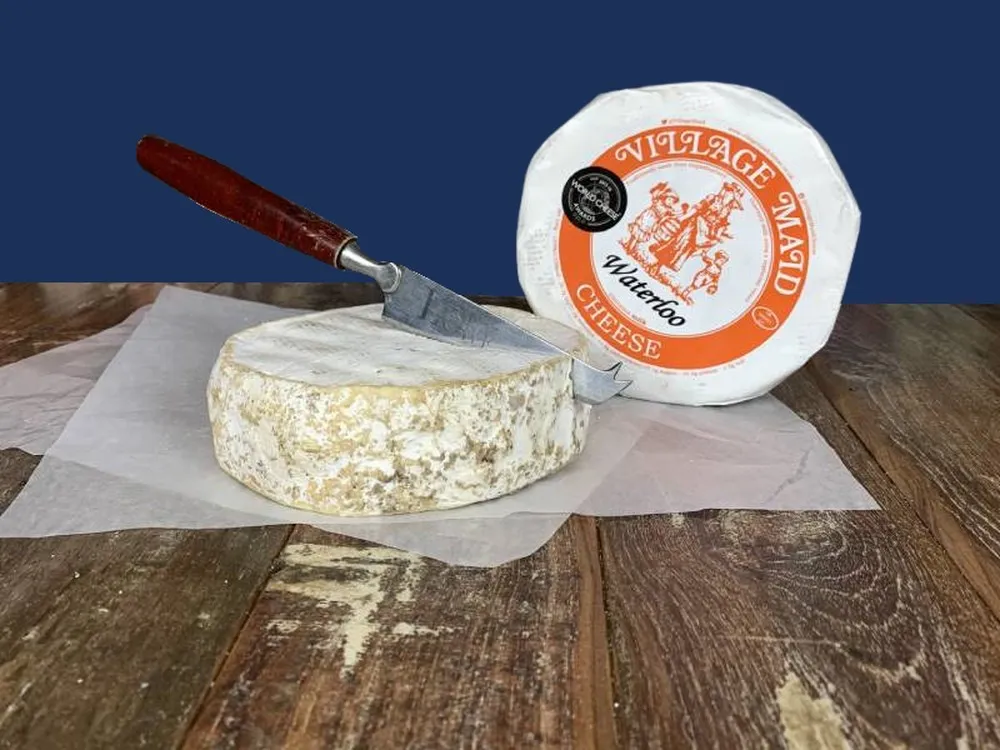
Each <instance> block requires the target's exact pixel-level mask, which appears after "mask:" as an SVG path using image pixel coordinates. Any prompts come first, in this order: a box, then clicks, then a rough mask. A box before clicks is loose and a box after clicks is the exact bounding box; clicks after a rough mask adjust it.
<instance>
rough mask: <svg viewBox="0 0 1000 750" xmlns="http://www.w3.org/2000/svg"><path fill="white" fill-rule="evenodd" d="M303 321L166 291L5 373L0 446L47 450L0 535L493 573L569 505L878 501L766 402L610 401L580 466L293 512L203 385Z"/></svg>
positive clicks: (784, 506) (532, 545) (545, 532)
mask: <svg viewBox="0 0 1000 750" xmlns="http://www.w3.org/2000/svg"><path fill="white" fill-rule="evenodd" d="M301 313H302V311H297V310H287V309H280V308H275V307H272V306H268V305H262V304H258V303H253V302H245V301H240V300H232V299H228V298H225V297H220V296H215V295H209V294H203V293H199V292H193V291H189V290H184V289H178V288H175V287H167V288H166V289H164V290H163V292H162V293H161V294H160V296H159V297H158V299H157V300H156V302H155V303H154V304H153V305H152V307H151V309H149V310H148V311H145V314H142V313H139V314H137V315H136V316H134V317H133V318H132V319H130V320H129V321H127V322H126V323H123V324H122V325H121V326H119V327H116V328H114V329H110V330H109V331H106V332H104V333H103V334H100V335H99V336H94V337H91V338H90V339H87V340H84V341H81V342H78V343H77V344H72V345H69V346H66V347H62V348H60V349H59V350H54V351H52V352H47V353H46V354H42V355H38V356H36V357H31V358H29V359H27V360H24V361H22V362H19V363H16V364H14V365H9V366H8V367H6V368H0V404H2V405H3V407H4V411H5V412H6V410H7V409H8V408H9V409H11V411H10V414H17V415H19V416H15V417H11V418H8V419H6V420H4V421H2V422H0V445H5V444H7V445H11V446H16V447H21V448H23V449H25V450H31V451H33V452H34V451H37V450H44V449H45V448H46V447H47V448H48V453H47V455H46V456H45V458H43V460H42V461H41V463H40V464H39V466H38V468H37V470H36V471H35V473H34V475H33V476H32V477H31V479H30V480H29V482H28V484H27V485H26V486H25V488H24V489H23V490H22V492H21V494H20V495H19V496H18V497H17V498H16V499H15V500H14V502H13V503H12V504H11V505H10V507H9V508H8V510H7V512H6V513H4V514H3V515H2V516H0V536H6V537H10V536H31V537H36V536H48V535H55V534H71V533H85V532H98V531H107V530H117V529H128V528H151V527H159V528H224V527H235V526H257V525H265V524H282V523H306V524H312V525H314V526H318V527H320V528H324V529H327V530H330V531H336V532H338V533H343V534H348V535H351V536H355V537H359V538H362V539H367V540H370V541H374V542H378V543H382V544H387V545H389V546H393V547H397V548H402V549H407V550H410V551H413V552H416V553H418V554H423V555H427V556H429V557H434V558H438V559H441V560H444V561H446V562H451V563H455V564H464V565H481V566H491V565H497V564H501V563H503V562H506V561H509V560H512V559H516V558H518V557H523V556H525V555H528V554H531V553H532V552H534V551H535V550H536V549H538V548H539V547H540V546H541V545H543V544H544V543H545V542H546V541H547V540H548V539H549V538H550V537H551V535H552V534H553V533H555V531H556V530H557V529H558V527H559V526H560V525H561V524H562V523H563V522H564V521H565V519H566V518H567V517H568V514H569V513H573V512H578V513H585V514H591V515H633V514H645V513H667V512H675V511H689V510H697V509H703V508H763V509H774V510H795V509H803V510H805V509H809V510H815V509H826V510H831V509H853V510H865V509H872V508H875V507H876V506H875V504H874V502H873V501H872V499H871V497H870V496H869V495H868V493H867V492H866V491H865V490H864V488H862V487H861V486H860V484H858V483H857V482H856V481H855V480H854V479H853V477H852V476H851V475H850V473H849V472H848V471H847V470H846V469H845V468H844V466H843V464H842V463H841V462H840V459H839V458H838V457H837V456H836V454H835V453H834V452H833V451H832V450H831V449H830V448H829V446H828V445H826V443H825V442H824V441H823V440H822V438H821V437H820V436H819V435H818V433H816V431H815V430H814V429H813V428H812V426H811V425H809V424H808V423H806V422H805V421H803V420H801V419H800V418H798V417H797V416H796V415H795V414H794V413H793V412H791V411H790V410H789V409H787V408H786V407H785V406H784V405H782V404H781V403H780V402H778V401H777V399H774V398H773V397H770V396H766V397H764V398H761V399H757V400H755V401H751V402H747V403H744V404H738V405H735V406H730V407H724V408H717V409H711V408H690V407H688V408H685V407H671V406H665V405H661V404H653V403H647V402H640V401H632V400H628V399H615V400H614V401H613V402H611V403H609V404H605V405H602V406H601V407H598V408H597V409H595V411H594V420H593V424H592V427H591V431H590V436H589V443H588V446H587V449H586V451H585V452H584V454H583V456H581V458H580V459H579V460H577V461H576V462H574V464H572V465H571V466H569V467H567V468H566V469H564V470H563V471H561V472H559V473H558V474H556V475H555V476H553V477H550V478H549V479H547V480H544V481H542V482H538V483H536V484H534V485H532V486H531V487H528V488H526V489H524V490H522V491H520V492H517V493H515V494H513V495H510V496H508V497H505V498H501V499H499V500H495V501H491V502H487V503H480V504H477V505H474V506H469V507H467V508H461V509H457V510H451V511H436V512H429V513H423V514H413V515H406V516H393V517H386V518H379V519H336V520H332V519H331V517H329V516H323V515H320V514H314V513H309V512H306V511H299V510H293V509H290V508H284V507H283V506H280V505H277V504H275V503H272V502H270V501H268V500H265V499H264V498H261V497H260V496H258V495H256V494H255V493H253V492H251V491H250V490H248V489H246V488H244V487H242V486H241V485H239V484H238V483H237V482H235V481H233V480H232V479H230V478H229V477H228V476H226V475H225V474H224V473H223V472H222V471H221V470H220V469H218V467H217V465H216V464H215V459H214V455H213V452H212V444H211V431H210V428H209V424H208V417H207V410H206V404H205V386H206V383H207V378H208V374H209V371H210V370H211V367H212V364H213V363H214V361H215V358H216V356H217V355H218V352H219V349H220V348H221V346H222V344H223V342H224V341H225V339H226V338H227V337H228V336H229V335H231V334H233V333H235V332H236V331H238V330H242V329H244V328H246V327H248V326H251V325H256V324H257V323H260V322H264V321H266V320H273V319H277V318H280V317H286V316H289V315H298V314H301ZM130 333H131V335H130V336H129V334H130ZM126 337H127V340H126ZM123 340H124V344H123V345H121V346H120V349H119V350H118V353H117V355H116V356H114V358H113V359H111V355H112V354H113V350H114V348H115V347H116V346H117V345H119V344H121V342H122V341H123ZM72 347H75V349H73V350H72V351H71V348H72ZM109 360H110V364H108V365H107V367H106V369H104V371H103V374H101V375H100V377H99V378H97V380H96V384H95V382H94V378H95V377H96V376H97V375H98V373H99V372H100V369H101V367H102V366H103V365H104V363H107V362H108V361H109ZM14 368H17V369H16V370H15V369H14ZM12 371H13V374H12ZM88 389H89V391H88ZM81 401H82V403H81ZM78 404H79V408H78V409H77V410H76V412H75V413H72V416H70V413H71V411H72V409H73V408H75V407H76V406H77V405H78ZM67 417H68V421H67ZM63 425H65V429H64V430H63V431H62V433H61V434H59V432H58V430H59V429H60V428H61V427H62V426H63ZM57 434H58V438H57V439H55V440H54V442H53V437H54V436H55V435H57Z"/></svg>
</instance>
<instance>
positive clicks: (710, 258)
mask: <svg viewBox="0 0 1000 750" xmlns="http://www.w3.org/2000/svg"><path fill="white" fill-rule="evenodd" d="M591 167H592V168H595V169H594V172H595V175H596V176H591V179H590V181H589V182H588V181H587V176H586V175H583V176H581V173H582V172H584V171H585V170H581V172H578V173H577V174H576V175H574V177H573V178H572V179H571V183H572V184H569V183H568V184H567V191H568V193H567V195H569V194H570V193H572V196H571V197H572V199H573V200H568V199H564V206H570V207H571V208H573V209H574V210H575V211H576V213H575V214H574V215H567V214H564V216H563V218H562V221H561V224H560V227H559V241H558V257H559V265H560V268H561V273H562V277H563V280H564V282H565V284H566V292H567V294H568V296H569V299H570V300H571V301H572V304H573V307H574V308H575V309H576V312H577V314H578V315H579V316H580V318H581V320H582V321H583V322H584V324H585V325H586V326H587V327H588V328H589V329H590V330H591V331H593V332H594V334H596V335H597V336H598V337H599V338H600V339H601V340H602V341H603V342H604V343H605V344H606V345H607V346H608V347H610V348H611V349H612V350H614V351H616V352H618V353H619V354H621V355H622V356H624V357H626V358H628V359H629V360H631V361H633V362H637V363H642V364H645V365H649V366H653V367H662V368H667V369H675V370H701V369H707V368H712V367H718V366H720V365H723V364H726V363H729V362H733V361H735V360H739V359H740V358H742V357H744V356H746V355H747V354H749V353H750V352H752V351H753V350H754V349H756V348H757V347H759V346H760V345H761V344H763V343H764V342H765V341H767V340H768V339H769V338H770V337H771V336H773V335H774V333H775V331H777V330H778V329H780V328H781V326H782V325H783V324H784V322H785V321H786V320H787V319H788V316H789V314H790V313H791V312H792V309H793V308H794V307H795V304H796V302H798V300H799V297H800V296H801V294H802V288H803V286H804V284H805V279H806V274H807V272H808V269H809V256H810V250H811V231H810V226H809V222H808V219H807V212H806V210H805V207H804V206H803V204H802V196H800V195H797V194H796V192H795V190H794V189H793V188H792V184H791V181H790V180H789V178H788V177H787V176H786V175H785V174H784V173H783V172H782V170H781V169H780V168H779V167H778V165H777V164H776V162H775V161H774V159H772V158H771V157H770V156H769V155H768V154H767V152H765V151H764V150H763V149H762V148H761V147H759V146H757V145H756V144H753V143H751V142H750V141H748V140H746V139H745V138H742V137H740V136H737V135H735V134H733V133H729V132H725V131H721V130H716V129H713V128H708V127H704V126H701V125H688V124H681V125H670V124H667V125H664V126H662V127H659V128H654V129H652V130H647V131H644V132H641V133H637V134H634V135H632V136H630V137H628V138H626V139H624V140H622V141H619V142H618V143H616V144H615V145H613V146H612V147H611V148H609V149H608V150H607V151H605V152H604V153H603V154H601V156H600V157H599V158H598V159H597V160H596V161H594V162H593V164H592V165H591ZM609 172H610V173H612V174H611V175H610V176H607V177H602V175H608V173H609ZM616 177H617V180H620V182H617V181H616V180H615V178H616ZM602 180H603V181H602ZM602 186H606V187H603V188H602ZM620 187H624V192H622V191H621V190H620ZM618 192H621V195H620V196H619V195H618V194H617V193H618ZM595 217H596V218H595ZM588 220H589V221H590V223H589V224H588V223H587V221H588Z"/></svg>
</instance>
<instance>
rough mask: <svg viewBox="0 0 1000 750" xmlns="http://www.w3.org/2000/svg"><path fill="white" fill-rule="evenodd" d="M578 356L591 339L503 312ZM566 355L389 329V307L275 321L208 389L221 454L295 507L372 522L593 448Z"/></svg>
mask: <svg viewBox="0 0 1000 750" xmlns="http://www.w3.org/2000/svg"><path fill="white" fill-rule="evenodd" d="M490 309H491V310H493V311H494V312H496V313H498V314H500V315H503V316H505V317H507V318H509V319H511V320H513V321H515V322H517V323H518V324H519V325H521V326H523V327H525V328H528V329H529V330H531V331H533V332H534V333H536V334H538V335H540V336H542V337H543V338H545V339H547V340H549V341H551V342H552V343H554V344H556V345H557V346H559V347H560V348H562V349H564V350H565V351H568V352H570V353H572V354H574V355H576V356H580V357H585V356H586V351H587V348H586V342H585V340H584V338H583V337H582V335H581V334H579V333H578V332H576V331H574V330H572V329H570V328H567V327H565V326H563V325H561V324H559V323H555V322H553V321H550V320H545V319H542V318H538V317H535V316H533V315H531V314H530V313H526V312H522V311H520V310H512V309H507V308H490ZM571 363H572V361H571V359H570V358H569V357H567V356H562V355H555V356H550V355H546V354H539V353H535V352H523V351H513V350H502V349H474V348H464V347H456V346H453V345H449V344H445V343H441V342H438V341H434V340H431V339H427V338H424V337H421V336H417V335H414V334H411V333H408V332H405V331H402V330H399V329H397V328H395V327H393V326H391V325H390V324H387V323H385V322H383V321H382V320H381V305H366V306H363V307H355V308H345V309H339V310H331V311H327V312H322V313H313V314H308V315H302V316H298V317H294V318H287V319H284V320H280V321H275V322H272V323H266V324H264V325H261V326H257V327H255V328H251V329H249V330H246V331H243V332H241V333H238V334H236V335H235V336H233V337H231V338H230V339H229V341H227V342H226V344H225V346H224V347H223V349H222V352H221V353H220V355H219V358H218V360H217V361H216V364H215V366H214V368H213V370H212V374H211V377H210V380H209V387H208V406H209V416H210V419H211V424H212V434H213V440H214V444H215V452H216V457H217V459H218V462H219V464H220V466H221V467H222V468H223V470H225V471H226V472H227V473H228V474H230V475H231V476H232V477H233V478H235V479H236V480H237V481H239V482H241V483H243V484H244V485H246V486H248V487H250V488H251V489H253V490H255V491H256V492H258V493H260V494H261V495H263V496H265V497H267V498H270V499H271V500H274V501H275V502H279V503H282V504H285V505H289V506H292V507H297V508H302V509H306V510H312V511H317V512H321V513H328V514H333V515H350V516H367V515H382V514H393V513H409V512H416V511H422V510H431V509H444V508H454V507H459V506H463V505H468V504H470V503H475V502H480V501H483V500H488V499H492V498H496V497H500V496H502V495H505V494H508V493H510V492H513V491H515V490H517V489H520V488H521V487H524V486H526V485H528V484H530V483H532V482H534V481H537V480H539V479H541V478H543V477H545V476H547V475H549V474H551V473H553V472H555V471H557V470H558V469H560V468H561V467H563V466H564V465H565V464H567V463H568V462H569V461H571V460H572V459H573V458H574V457H575V456H576V455H578V454H579V453H580V452H581V451H582V449H583V446H584V443H585V438H586V431H587V426H588V421H589V416H590V408H589V407H588V406H586V405H585V404H581V403H579V402H577V401H575V400H574V399H573V395H572V384H571V381H570V368H571Z"/></svg>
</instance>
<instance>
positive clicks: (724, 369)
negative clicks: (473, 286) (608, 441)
mask: <svg viewBox="0 0 1000 750" xmlns="http://www.w3.org/2000/svg"><path fill="white" fill-rule="evenodd" d="M667 119H675V120H689V121H702V122H704V124H705V125H707V126H710V127H714V128H719V129H724V130H730V131H733V132H737V133H741V134H743V135H744V136H746V137H749V138H750V139H751V140H753V141H755V142H757V143H758V144H760V145H761V146H763V147H764V148H765V149H767V150H768V151H769V152H770V153H771V155H772V156H773V157H774V158H775V159H776V161H777V163H778V164H779V165H780V167H781V169H782V171H783V172H784V173H785V174H787V175H788V176H789V177H790V178H791V180H792V184H793V185H794V186H795V188H796V190H798V191H801V192H802V193H803V194H804V195H805V196H806V199H805V200H806V205H807V208H808V212H809V218H810V220H811V222H812V225H813V229H814V232H813V238H812V244H813V247H812V250H813V252H812V255H811V257H810V261H809V272H808V275H807V276H806V280H805V285H804V287H803V291H802V295H801V297H800V299H799V301H798V303H797V305H796V307H795V309H794V310H793V312H792V313H791V315H790V316H789V317H788V319H787V320H786V321H785V323H784V325H782V327H781V328H780V329H779V330H778V331H777V332H776V333H775V334H774V335H773V336H772V337H771V338H770V339H769V340H768V341H766V342H765V343H764V344H763V345H762V346H760V347H758V348H757V349H755V350H754V351H752V352H751V353H750V354H748V355H746V356H745V357H743V358H742V359H741V360H738V361H737V362H735V363H729V364H727V365H724V366H719V367H715V368H711V369H708V370H702V371H699V370H685V371H681V370H671V369H665V368H654V367H651V366H648V365H640V364H637V363H634V362H631V361H627V360H626V361H625V364H624V366H623V368H622V377H624V378H627V379H631V380H632V381H633V383H632V385H631V386H629V387H628V388H627V389H626V390H625V392H624V393H623V394H622V395H624V396H627V397H631V398H638V399H644V400H650V401H658V402H664V403H674V404H684V405H724V404H731V403H736V402H740V401H744V400H747V399H751V398H755V397H757V396H760V395H763V394H765V393H767V392H768V391H770V390H771V389H772V388H773V387H774V386H776V385H777V384H778V383H780V382H781V381H783V380H784V379H785V378H787V377H788V376H789V375H790V374H791V373H792V372H794V371H795V370H797V369H798V368H799V367H801V366H802V365H803V364H804V363H805V362H806V361H807V360H808V359H809V358H810V357H811V356H812V355H813V354H815V353H816V352H817V351H818V350H819V349H821V348H822V347H823V346H824V345H825V344H826V342H827V341H828V339H829V337H830V334H831V332H832V330H833V326H834V324H835V322H836V319H837V315H838V313H839V310H840V304H841V300H842V298H843V293H844V288H845V286H846V283H847V278H848V274H849V272H850V267H851V262H852V259H853V255H854V249H855V245H856V243H857V238H858V234H859V230H860V222H861V213H860V210H859V208H858V205H857V203H856V201H855V199H854V196H853V195H852V193H851V191H850V188H849V186H848V184H847V181H846V179H845V178H844V175H843V174H842V172H841V170H840V167H839V166H838V165H837V163H836V161H835V159H834V157H833V154H832V153H831V151H830V149H829V147H828V146H827V144H826V143H825V141H824V140H823V139H822V138H821V137H820V135H819V134H818V133H817V132H816V131H815V130H814V129H813V128H812V127H811V126H809V125H808V123H806V122H805V120H803V119H802V118H801V117H800V116H799V115H798V114H796V113H795V112H794V111H792V110H791V109H790V108H788V107H787V106H785V105H784V104H782V103H781V102H780V101H778V100H777V99H775V98H773V97H771V96H769V95H767V94H764V93H762V92H760V91H757V90H754V89H751V88H747V87H743V86H735V85H730V84H722V83H710V82H697V83H684V84H671V85H665V86H651V87H646V88H639V89H629V90H623V91H616V92H612V93H608V94H602V95H601V96H598V97H597V98H595V99H594V100H593V101H591V102H590V104H588V105H587V106H586V107H584V108H583V109H582V110H581V111H580V112H579V113H578V114H577V115H575V116H574V117H573V118H571V119H570V120H569V121H568V122H567V123H566V124H565V125H563V126H562V127H561V128H560V129H559V130H557V131H556V132H555V133H554V134H553V135H552V136H551V137H549V138H548V139H547V140H546V141H545V143H544V144H543V145H542V146H541V148H539V150H538V151H537V152H536V154H535V155H534V157H533V158H532V160H531V163H530V165H529V167H528V170H527V174H526V177H525V185H524V191H523V194H522V199H521V206H520V214H519V218H518V229H517V265H518V276H519V280H520V284H521V287H522V289H523V290H524V294H525V296H526V297H527V299H528V302H529V304H530V305H531V308H532V309H533V310H534V311H535V312H536V313H537V314H539V315H542V316H544V317H546V318H550V319H553V320H557V321H560V322H562V323H564V324H566V325H569V326H572V327H574V328H576V329H578V330H580V331H582V332H583V333H584V334H585V335H586V336H587V339H588V343H589V344H590V345H591V346H590V348H591V353H592V357H593V361H594V363H595V364H596V365H599V366H608V365H610V364H613V363H614V362H617V361H620V360H621V359H622V357H621V355H620V354H618V353H617V352H615V350H613V349H612V348H611V347H609V346H608V345H607V344H605V343H604V342H603V341H602V340H601V339H600V338H599V337H598V336H597V335H595V334H593V333H592V332H591V331H590V330H589V328H588V327H587V325H586V324H585V323H584V322H583V321H582V320H581V318H580V317H579V315H578V314H577V313H576V311H575V309H574V308H573V306H572V304H571V303H570V301H569V299H568V296H567V294H568V293H567V291H566V288H565V284H564V283H563V281H562V278H561V276H560V272H559V267H558V261H557V259H556V233H557V228H558V225H559V222H560V221H561V219H562V215H563V214H562V207H561V203H560V199H561V194H562V188H563V185H564V184H565V183H566V181H567V180H568V179H569V177H570V175H572V174H573V173H574V172H575V171H576V170H578V169H580V168H582V167H584V166H587V165H588V164H590V163H591V162H592V161H593V160H594V159H596V158H597V157H598V156H599V155H600V154H601V153H602V152H604V150H605V149H607V148H608V147H610V146H611V145H612V144H614V143H616V142H617V141H619V140H620V139H622V138H625V137H627V136H628V135H630V134H632V133H635V132H639V131H642V130H644V129H647V128H654V127H658V126H660V125H661V124H662V123H663V121H664V120H667Z"/></svg>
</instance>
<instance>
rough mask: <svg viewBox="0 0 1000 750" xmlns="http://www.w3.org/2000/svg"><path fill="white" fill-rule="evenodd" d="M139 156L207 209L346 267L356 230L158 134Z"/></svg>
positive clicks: (147, 139) (140, 147) (156, 173)
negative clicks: (343, 260) (345, 256)
mask: <svg viewBox="0 0 1000 750" xmlns="http://www.w3.org/2000/svg"><path fill="white" fill-rule="evenodd" d="M136 159H137V160H138V162H139V165H140V166H141V167H142V168H143V169H145V170H146V171H147V172H149V173H150V174H151V175H153V176H154V177H156V178H158V179H160V180H162V181H163V182H165V183H167V184H168V185H170V187H172V188H174V189H175V190H177V191H179V192H181V193H183V194H184V195H186V196H187V197H188V198H190V199H191V200H193V201H194V202H195V203H197V204H199V205H200V206H202V207H204V208H207V209H208V210H209V211H213V212H214V213H217V214H219V215H220V216H223V217H224V218H227V219H230V220H232V221H235V222H236V223H237V224H242V225H243V226H245V227H248V228H250V229H253V230H255V231H257V232H260V233H261V234H263V235H265V236H267V237H270V238H271V239H273V240H276V241H277V242H280V243H281V244H282V245H285V246H287V247H290V248H292V249H293V250H298V251H299V252H301V253H305V254H306V255H309V256H311V257H313V258H316V259H317V260H321V261H323V262H324V263H328V264H330V265H331V266H334V267H336V268H342V267H343V266H341V264H340V254H341V251H342V250H343V249H344V246H345V245H347V243H349V242H351V241H352V240H354V239H355V236H354V235H353V234H351V233H350V232H348V231H347V230H346V229H342V228H340V227H338V226H337V225H336V224H333V223H331V222H329V221H327V220H326V219H324V218H322V217H320V216H317V215H316V214H314V213H312V212H311V211H309V210H307V209H305V208H302V207H301V206H297V205H295V204H294V203H292V202H291V201H287V200H285V199H284V198H281V197H280V196H277V195H275V194H274V193H272V192H270V191H268V190H265V189H264V188H262V187H261V186H260V185H256V184H254V183H253V182H250V180H248V179H246V178H245V177H243V176H241V175H239V174H237V173H236V172H234V171H233V170H231V169H229V167H225V166H223V165H222V164H219V163H218V162H217V161H213V160H212V159H209V158H208V157H206V156H202V155H201V154H197V153H195V152H194V151H191V150H189V149H186V148H184V147H183V146H178V145H177V144H175V143H170V142H169V141H166V140H164V139H163V138H160V137H158V136H155V135H147V136H145V137H143V138H142V140H140V141H139V144H138V146H137V147H136Z"/></svg>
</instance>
